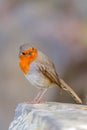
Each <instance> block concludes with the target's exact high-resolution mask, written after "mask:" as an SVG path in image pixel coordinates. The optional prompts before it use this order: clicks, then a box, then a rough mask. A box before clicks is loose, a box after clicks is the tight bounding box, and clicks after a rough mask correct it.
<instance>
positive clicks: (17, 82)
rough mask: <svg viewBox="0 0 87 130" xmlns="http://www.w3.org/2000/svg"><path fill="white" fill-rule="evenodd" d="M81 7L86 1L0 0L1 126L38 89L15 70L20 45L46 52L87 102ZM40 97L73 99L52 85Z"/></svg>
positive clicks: (86, 36)
mask: <svg viewBox="0 0 87 130" xmlns="http://www.w3.org/2000/svg"><path fill="white" fill-rule="evenodd" d="M86 6H87V2H86V1H85V0H83V1H81V0H33V1H32V0H25V1H22V0H0V130H6V129H8V127H9V124H10V122H11V121H12V119H13V117H14V112H15V111H14V110H15V108H16V106H17V105H18V104H19V103H22V102H26V101H29V100H32V99H33V98H34V97H35V95H36V94H37V92H38V90H37V89H36V88H35V87H33V86H31V85H30V84H29V82H28V81H27V79H25V77H24V75H23V73H22V72H21V70H20V68H19V64H18V62H19V58H18V50H19V46H20V45H21V44H23V43H28V42H29V43H31V44H32V43H33V45H35V46H37V47H38V48H39V49H40V50H42V51H43V52H44V53H46V55H48V56H49V57H50V58H51V59H52V60H53V62H54V63H55V66H56V69H57V72H58V73H59V75H60V77H62V78H63V79H64V80H65V81H66V82H67V83H68V84H69V85H71V86H72V88H73V89H74V90H75V91H76V92H77V93H78V95H79V96H80V97H81V98H82V100H83V102H84V104H86V101H87V23H86V21H87V7H86ZM44 99H45V100H47V101H57V102H58V101H59V102H70V103H74V102H73V100H72V98H71V97H70V96H69V95H68V94H66V93H65V92H62V94H61V93H60V91H59V89H57V88H55V87H54V88H51V89H49V90H48V92H47V94H46V95H45V97H44Z"/></svg>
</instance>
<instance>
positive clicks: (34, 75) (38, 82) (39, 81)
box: [25, 62, 50, 88]
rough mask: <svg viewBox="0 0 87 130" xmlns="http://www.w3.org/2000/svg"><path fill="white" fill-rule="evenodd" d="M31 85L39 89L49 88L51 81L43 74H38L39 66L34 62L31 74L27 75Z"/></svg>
mask: <svg viewBox="0 0 87 130" xmlns="http://www.w3.org/2000/svg"><path fill="white" fill-rule="evenodd" d="M25 77H26V78H27V79H28V80H29V82H30V83H31V84H33V85H34V86H36V87H38V88H46V87H49V85H50V81H49V79H47V78H46V77H45V76H44V75H43V74H42V73H39V72H38V68H37V64H36V63H35V62H33V63H32V64H31V66H30V70H29V73H28V74H26V75H25Z"/></svg>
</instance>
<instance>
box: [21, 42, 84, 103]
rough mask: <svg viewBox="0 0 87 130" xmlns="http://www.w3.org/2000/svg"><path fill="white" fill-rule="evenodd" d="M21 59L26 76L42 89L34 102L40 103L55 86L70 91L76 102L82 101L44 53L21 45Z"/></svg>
mask: <svg viewBox="0 0 87 130" xmlns="http://www.w3.org/2000/svg"><path fill="white" fill-rule="evenodd" d="M19 59H20V62H19V65H20V68H21V70H22V71H23V73H24V75H25V77H26V78H27V79H28V80H29V82H30V83H31V84H32V85H33V86H36V87H37V88H39V89H40V91H39V93H38V95H37V96H36V98H35V99H34V100H33V101H32V103H40V102H41V99H42V97H43V95H44V94H45V93H46V91H47V89H48V88H50V87H53V86H57V87H59V88H60V89H61V90H65V91H66V92H68V93H69V94H70V95H71V96H72V98H73V99H74V100H75V102H76V103H79V104H81V103H82V101H81V99H80V98H79V97H78V95H77V94H76V93H75V92H74V91H73V90H72V89H71V87H70V86H68V85H67V84H66V83H65V82H64V81H63V80H62V79H61V78H59V76H58V74H57V72H56V69H55V66H54V64H53V62H52V61H51V60H50V59H49V58H48V57H47V56H46V55H45V54H44V53H42V52H41V51H39V50H38V49H36V48H34V47H29V45H28V44H24V45H22V46H20V51H19Z"/></svg>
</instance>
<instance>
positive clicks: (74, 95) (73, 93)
mask: <svg viewBox="0 0 87 130" xmlns="http://www.w3.org/2000/svg"><path fill="white" fill-rule="evenodd" d="M60 86H61V88H62V89H63V90H65V91H67V92H68V93H69V94H70V95H71V96H72V98H73V99H74V100H75V102H76V103H79V104H82V101H81V99H80V98H79V97H78V95H77V94H76V93H75V92H74V91H73V90H72V89H71V88H70V87H69V86H68V85H67V84H66V83H65V82H64V81H63V80H62V79H60Z"/></svg>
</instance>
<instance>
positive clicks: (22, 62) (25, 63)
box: [19, 56, 30, 74]
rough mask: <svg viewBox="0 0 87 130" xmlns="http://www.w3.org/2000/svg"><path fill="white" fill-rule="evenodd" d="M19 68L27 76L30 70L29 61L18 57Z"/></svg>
mask: <svg viewBox="0 0 87 130" xmlns="http://www.w3.org/2000/svg"><path fill="white" fill-rule="evenodd" d="M19 65H20V68H21V70H22V71H23V72H24V74H27V73H28V72H29V69H30V62H29V59H28V58H26V57H23V56H20V63H19Z"/></svg>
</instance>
